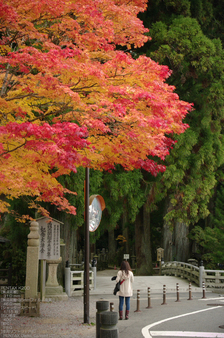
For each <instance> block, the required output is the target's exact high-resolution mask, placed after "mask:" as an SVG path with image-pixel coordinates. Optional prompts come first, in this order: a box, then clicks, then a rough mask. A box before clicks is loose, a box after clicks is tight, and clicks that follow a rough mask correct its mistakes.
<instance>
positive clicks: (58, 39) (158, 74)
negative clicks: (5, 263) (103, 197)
mask: <svg viewBox="0 0 224 338" xmlns="http://www.w3.org/2000/svg"><path fill="white" fill-rule="evenodd" d="M145 8H146V0H131V1H129V0H128V1H127V0H89V1H84V0H69V1H68V0H63V1H62V0H54V1H53V0H30V1H27V0H20V1H19V2H18V1H17V0H0V32H1V35H0V105H1V115H0V116H1V127H0V153H1V154H0V155H1V162H0V172H1V175H2V176H1V177H2V185H1V194H2V195H4V196H6V197H8V198H16V197H19V196H21V195H29V196H36V197H37V198H36V200H37V201H41V200H44V201H49V202H51V203H54V204H56V205H57V206H58V207H59V208H62V209H66V210H69V212H71V213H74V208H73V207H71V206H69V204H68V202H67V200H66V199H65V198H64V193H65V192H67V191H65V190H64V188H62V186H61V185H60V184H59V183H58V182H57V180H56V179H55V178H56V177H58V176H59V175H62V174H69V172H70V171H76V167H77V166H88V167H90V168H94V169H100V170H103V169H105V170H110V169H113V168H114V166H115V165H116V164H120V165H122V166H123V167H124V168H125V169H127V170H132V169H134V168H143V169H145V170H148V171H150V172H151V173H152V174H153V175H156V174H157V173H158V172H159V171H164V170H165V168H164V166H163V165H157V164H156V163H155V162H154V161H153V160H152V159H149V156H150V158H152V156H157V157H160V158H161V159H164V158H165V156H166V155H167V154H168V153H169V149H170V147H171V146H172V139H171V138H169V137H168V136H167V135H169V134H172V133H182V132H184V130H185V128H186V127H187V125H185V124H183V122H182V120H183V118H184V117H185V115H186V114H187V112H188V111H189V110H190V108H191V105H190V104H188V103H186V102H183V101H180V100H179V98H178V96H177V95H176V94H175V93H174V88H173V87H171V86H168V85H167V84H166V83H165V80H166V78H167V77H168V76H169V75H170V70H169V69H168V68H167V67H165V66H160V65H158V64H157V63H155V62H153V61H152V60H151V59H150V58H147V57H145V56H141V57H139V58H138V59H137V60H135V59H133V58H132V54H131V48H133V47H139V46H142V45H143V44H144V43H145V42H146V41H147V40H148V39H149V38H148V37H147V36H146V35H145V33H146V32H147V31H148V30H147V29H145V28H144V27H143V24H142V22H141V21H140V20H139V19H138V17H137V14H138V13H139V12H140V11H144V9H145ZM118 45H120V46H122V47H124V46H125V48H127V50H128V51H129V52H123V51H119V50H117V46H118ZM12 180H14V182H15V183H14V186H13V187H12ZM1 207H2V211H5V210H6V209H7V206H6V204H5V203H2V205H1Z"/></svg>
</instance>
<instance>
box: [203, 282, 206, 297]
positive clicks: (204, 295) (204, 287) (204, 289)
mask: <svg viewBox="0 0 224 338" xmlns="http://www.w3.org/2000/svg"><path fill="white" fill-rule="evenodd" d="M202 292H203V296H202V298H206V297H205V282H202Z"/></svg>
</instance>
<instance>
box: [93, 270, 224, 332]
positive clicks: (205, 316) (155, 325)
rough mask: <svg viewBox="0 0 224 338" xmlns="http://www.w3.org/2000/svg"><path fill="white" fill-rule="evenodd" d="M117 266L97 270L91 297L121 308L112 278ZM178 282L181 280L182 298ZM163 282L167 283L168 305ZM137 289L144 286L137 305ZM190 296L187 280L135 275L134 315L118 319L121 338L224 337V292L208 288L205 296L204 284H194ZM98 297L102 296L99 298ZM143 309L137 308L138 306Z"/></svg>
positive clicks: (132, 312)
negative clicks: (149, 294)
mask: <svg viewBox="0 0 224 338" xmlns="http://www.w3.org/2000/svg"><path fill="white" fill-rule="evenodd" d="M115 274H116V272H115V273H114V271H113V270H111V271H104V272H103V271H102V272H98V273H97V285H96V290H93V291H91V293H90V297H93V298H96V299H98V300H108V301H109V302H113V303H114V308H115V311H118V297H116V296H113V295H112V289H113V286H114V282H110V278H111V276H113V275H115ZM176 283H178V284H179V290H180V291H179V300H180V301H179V302H176V300H177V293H176ZM163 285H166V290H167V291H166V299H165V300H166V305H165V304H163V305H162V303H164V296H163ZM148 287H150V290H151V292H150V293H151V297H150V298H151V306H152V308H150V309H147V308H146V307H147V306H148V294H147V288H148ZM137 290H140V302H139V306H138V305H137V304H138V303H137ZM191 290H192V291H191V297H190V298H192V299H191V300H189V295H190V294H189V283H188V282H187V281H186V280H183V279H180V278H175V277H166V276H152V277H148V276H147V277H135V283H134V296H133V297H132V298H131V311H130V319H129V320H122V321H118V328H119V338H138V337H139V338H141V337H144V338H151V337H158V338H162V337H170V338H173V337H199V338H205V337H207V338H212V337H220V338H221V337H223V338H224V328H220V326H222V325H224V297H223V295H222V294H219V293H213V292H211V291H209V290H206V292H205V296H206V298H202V297H203V291H202V289H201V288H198V287H195V286H192V289H191ZM97 297H98V298H97ZM138 308H139V309H140V311H141V312H135V311H136V310H137V309H138Z"/></svg>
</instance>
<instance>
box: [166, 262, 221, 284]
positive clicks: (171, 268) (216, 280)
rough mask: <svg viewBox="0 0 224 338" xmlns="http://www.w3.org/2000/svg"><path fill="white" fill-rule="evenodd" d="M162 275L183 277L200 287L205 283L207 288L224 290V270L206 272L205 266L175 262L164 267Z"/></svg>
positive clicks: (167, 263)
mask: <svg viewBox="0 0 224 338" xmlns="http://www.w3.org/2000/svg"><path fill="white" fill-rule="evenodd" d="M162 275H164V276H176V277H181V278H184V279H187V280H188V281H189V282H192V283H195V284H196V285H198V286H200V287H202V282H204V283H205V286H206V287H211V288H224V270H206V269H205V268H204V266H200V267H197V266H195V265H192V264H189V263H183V262H176V261H174V262H166V263H164V264H163V265H162Z"/></svg>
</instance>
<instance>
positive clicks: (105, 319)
mask: <svg viewBox="0 0 224 338" xmlns="http://www.w3.org/2000/svg"><path fill="white" fill-rule="evenodd" d="M117 322H118V313H117V312H103V313H102V314H101V327H100V338H108V337H110V338H118V328H117Z"/></svg>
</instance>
